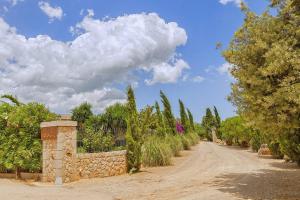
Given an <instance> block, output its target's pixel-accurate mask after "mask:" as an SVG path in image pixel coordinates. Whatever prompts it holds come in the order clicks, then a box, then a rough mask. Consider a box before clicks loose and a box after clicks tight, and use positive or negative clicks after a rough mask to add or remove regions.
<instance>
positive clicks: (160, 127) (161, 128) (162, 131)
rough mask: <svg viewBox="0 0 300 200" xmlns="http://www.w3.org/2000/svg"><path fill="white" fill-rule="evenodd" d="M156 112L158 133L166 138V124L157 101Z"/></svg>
mask: <svg viewBox="0 0 300 200" xmlns="http://www.w3.org/2000/svg"><path fill="white" fill-rule="evenodd" d="M155 110H156V118H157V132H158V134H159V135H160V136H164V135H165V134H166V130H165V124H164V120H163V116H162V113H161V111H160V107H159V104H158V102H157V101H156V102H155Z"/></svg>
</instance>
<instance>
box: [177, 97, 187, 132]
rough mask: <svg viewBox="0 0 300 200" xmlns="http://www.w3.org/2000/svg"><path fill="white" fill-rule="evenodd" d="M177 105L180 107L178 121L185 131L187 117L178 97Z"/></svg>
mask: <svg viewBox="0 0 300 200" xmlns="http://www.w3.org/2000/svg"><path fill="white" fill-rule="evenodd" d="M179 107H180V121H181V124H182V126H183V128H184V131H185V132H186V133H187V132H188V131H189V130H188V129H189V124H188V117H187V115H186V112H185V107H184V104H183V102H182V101H181V100H180V99H179Z"/></svg>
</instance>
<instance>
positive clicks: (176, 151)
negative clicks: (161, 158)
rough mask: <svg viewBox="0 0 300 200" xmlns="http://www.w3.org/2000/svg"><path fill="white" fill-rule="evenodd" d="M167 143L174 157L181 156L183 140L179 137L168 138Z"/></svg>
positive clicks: (169, 136)
mask: <svg viewBox="0 0 300 200" xmlns="http://www.w3.org/2000/svg"><path fill="white" fill-rule="evenodd" d="M166 142H167V143H168V144H169V145H170V147H171V149H172V152H173V155H174V156H180V151H181V150H183V144H182V142H181V138H180V136H179V135H176V136H171V135H168V136H166Z"/></svg>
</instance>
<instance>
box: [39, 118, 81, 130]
mask: <svg viewBox="0 0 300 200" xmlns="http://www.w3.org/2000/svg"><path fill="white" fill-rule="evenodd" d="M59 126H63V127H68V126H69V127H74V126H77V122H76V121H66V120H64V121H51V122H42V123H41V128H46V127H59Z"/></svg>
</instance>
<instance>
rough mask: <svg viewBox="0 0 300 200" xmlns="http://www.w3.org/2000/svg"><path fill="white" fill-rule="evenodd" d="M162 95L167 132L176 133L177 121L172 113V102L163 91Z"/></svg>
mask: <svg viewBox="0 0 300 200" xmlns="http://www.w3.org/2000/svg"><path fill="white" fill-rule="evenodd" d="M160 97H161V102H162V103H163V105H164V111H163V116H164V121H165V123H166V131H167V133H170V134H173V135H175V133H176V131H175V129H176V123H175V117H174V115H173V113H172V108H171V104H170V102H169V100H168V98H167V96H166V95H165V94H164V93H163V92H162V91H160Z"/></svg>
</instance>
